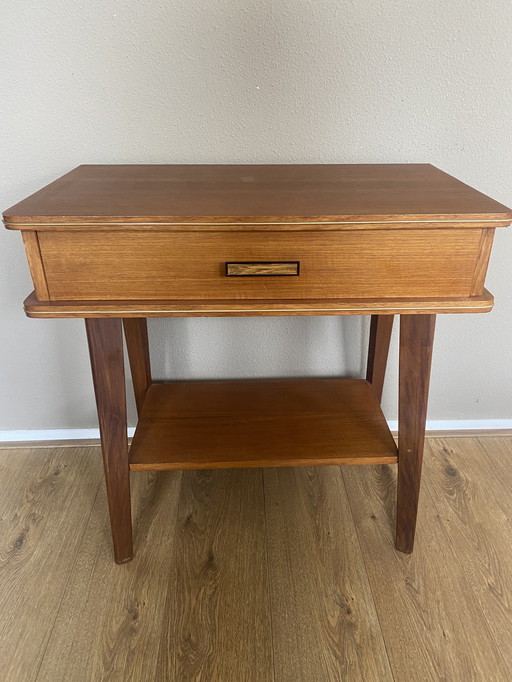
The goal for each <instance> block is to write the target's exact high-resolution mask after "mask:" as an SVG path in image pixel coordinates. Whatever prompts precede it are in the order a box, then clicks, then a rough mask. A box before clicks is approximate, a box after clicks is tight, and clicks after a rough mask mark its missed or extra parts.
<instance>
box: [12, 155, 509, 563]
mask: <svg viewBox="0 0 512 682" xmlns="http://www.w3.org/2000/svg"><path fill="white" fill-rule="evenodd" d="M4 222H5V225H6V227H7V228H9V229H15V230H21V232H22V236H23V240H24V243H25V248H26V253H27V258H28V262H29V266H30V271H31V274H32V278H33V282H34V288H35V291H34V292H33V293H32V294H31V295H30V296H29V297H28V298H27V299H26V301H25V310H26V313H27V315H28V316H29V317H35V318H48V317H55V318H59V317H83V318H85V323H86V328H87V338H88V342H89V349H90V356H91V365H92V373H93V379H94V388H95V393H96V402H97V408H98V418H99V425H100V433H101V444H102V452H103V459H104V464H105V479H106V485H107V493H108V503H109V510H110V520H111V526H112V536H113V544H114V555H115V560H116V561H117V562H118V563H123V562H126V561H129V560H130V559H131V558H132V556H133V549H132V528H131V509H130V483H129V471H130V470H132V471H140V470H147V469H201V468H218V467H245V466H250V467H266V466H288V465H294V466H295V465H301V464H302V465H312V464H324V465H326V464H376V463H394V462H398V491H397V518H396V524H397V532H396V546H397V549H399V550H400V551H402V552H411V551H412V549H413V543H414V532H415V524H416V514H417V506H418V495H419V488H420V476H421V463H422V455H423V442H424V435H425V419H426V409H427V399H428V386H429V375H430V364H431V355H432V343H433V338H434V325H435V316H436V314H437V313H470V312H473V313H477V312H487V311H489V310H491V308H492V305H493V299H492V296H491V295H490V294H489V293H488V292H487V291H486V290H485V288H484V280H485V274H486V270H487V264H488V261H489V256H490V252H491V246H492V241H493V235H494V229H495V228H496V227H503V226H506V225H509V224H510V223H511V222H512V213H511V211H510V209H508V208H506V207H505V206H503V205H501V204H499V203H497V202H496V201H494V200H492V199H490V198H488V197H486V196H484V195H483V194H481V193H479V192H477V191H476V190H473V189H471V188H470V187H468V186H467V185H464V184H463V183H461V182H459V181H458V180H456V179H454V178H452V177H450V176H449V175H447V174H445V173H443V172H442V171H440V170H438V169H436V168H434V167H433V166H430V165H424V164H420V165H407V164H402V165H316V166H314V165H303V166H279V165H276V166H157V165H155V166H139V165H135V166H134V165H126V166H80V167H78V168H76V169H75V170H73V171H71V172H70V173H68V174H67V175H64V176H63V177H62V178H60V179H59V180H57V181H56V182H54V183H52V184H50V185H48V186H47V187H45V188H44V189H42V190H40V191H39V192H36V193H35V194H33V195H32V196H31V197H29V198H27V199H25V200H24V201H22V202H21V203H19V204H17V205H16V206H14V207H12V208H11V209H9V210H7V211H6V212H5V213H4ZM395 314H399V315H400V377H399V435H398V444H399V445H398V449H397V447H396V445H395V442H394V439H393V437H392V435H391V433H390V431H389V429H388V426H387V424H386V421H385V419H384V416H383V414H382V412H381V409H380V397H381V393H382V385H383V381H384V374H385V367H386V359H387V354H388V348H389V340H390V335H391V328H392V324H393V316H394V315H395ZM233 315H371V316H372V321H371V332H370V344H369V352H368V372H367V376H366V380H363V379H361V380H353V379H346V380H345V379H300V380H298V379H281V380H257V381H213V382H212V381H209V382H205V381H198V382H181V381H175V382H168V383H153V382H152V380H151V371H150V363H149V346H148V335H147V326H146V318H148V317H181V316H185V317H194V316H233ZM123 327H124V336H125V339H126V344H127V348H128V355H129V359H130V367H131V372H132V378H133V385H134V389H135V398H136V404H137V409H138V414H139V420H138V424H137V428H136V431H135V435H134V438H133V441H132V444H131V447H130V448H129V447H128V439H127V422H126V404H125V378H124V367H123V338H122V334H123Z"/></svg>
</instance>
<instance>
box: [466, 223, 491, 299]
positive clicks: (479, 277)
mask: <svg viewBox="0 0 512 682" xmlns="http://www.w3.org/2000/svg"><path fill="white" fill-rule="evenodd" d="M494 232H495V230H494V229H493V228H490V229H486V230H482V234H481V237H480V247H479V254H478V257H477V259H476V268H475V273H474V275H473V287H472V289H471V295H472V296H473V295H475V294H477V295H478V294H481V293H482V291H483V290H484V284H485V276H486V274H487V267H488V265H489V258H490V257H491V249H492V243H493V241H494Z"/></svg>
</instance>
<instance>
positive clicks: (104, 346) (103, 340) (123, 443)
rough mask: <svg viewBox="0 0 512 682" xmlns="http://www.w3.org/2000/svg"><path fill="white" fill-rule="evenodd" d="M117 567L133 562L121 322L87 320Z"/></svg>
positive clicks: (111, 319)
mask: <svg viewBox="0 0 512 682" xmlns="http://www.w3.org/2000/svg"><path fill="white" fill-rule="evenodd" d="M85 326H86V330H87V340H88V343H89V354H90V356H91V367H92V376H93V381H94V392H95V395H96V405H97V408H98V421H99V426H100V436H101V449H102V453H103V464H104V468H105V482H106V486H107V498H108V507H109V512H110V525H111V529H112V540H113V544H114V557H115V560H116V563H118V564H123V563H126V562H127V561H130V559H132V558H133V545H132V519H131V505H130V472H129V468H128V437H127V423H126V396H125V380H124V361H123V331H122V324H121V320H120V319H115V318H105V319H86V320H85Z"/></svg>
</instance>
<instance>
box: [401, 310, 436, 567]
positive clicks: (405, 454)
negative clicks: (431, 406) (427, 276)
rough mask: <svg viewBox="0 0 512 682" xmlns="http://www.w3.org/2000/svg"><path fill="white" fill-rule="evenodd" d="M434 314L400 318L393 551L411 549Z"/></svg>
mask: <svg viewBox="0 0 512 682" xmlns="http://www.w3.org/2000/svg"><path fill="white" fill-rule="evenodd" d="M435 323H436V316H435V315H401V316H400V366H399V405H398V489H397V511H396V548H397V549H398V550H400V551H401V552H406V553H407V554H410V553H411V552H412V550H413V546H414V533H415V530H416V515H417V512H418V498H419V492H420V480H421V465H422V461H423V446H424V442H425V424H426V419H427V403H428V389H429V383H430V365H431V361H432V345H433V342H434V329H435Z"/></svg>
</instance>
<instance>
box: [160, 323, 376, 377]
mask: <svg viewBox="0 0 512 682" xmlns="http://www.w3.org/2000/svg"><path fill="white" fill-rule="evenodd" d="M368 319H369V318H365V317H355V316H352V317H273V318H263V317H251V318H236V317H232V318H195V319H191V318H179V319H174V320H171V319H152V320H150V321H149V334H150V340H151V360H152V369H153V375H154V378H155V379H159V380H162V379H231V378H253V377H300V376H340V375H342V376H353V377H357V376H364V374H365V371H366V347H367V336H368V328H369V324H368Z"/></svg>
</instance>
